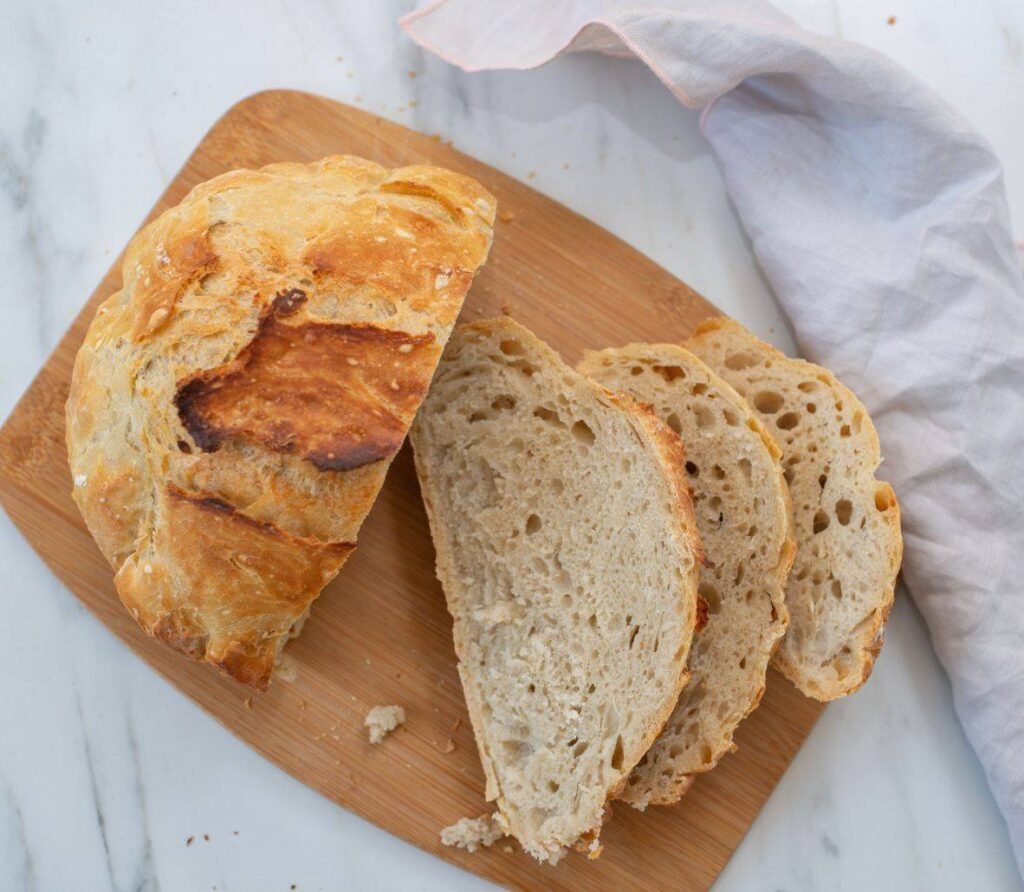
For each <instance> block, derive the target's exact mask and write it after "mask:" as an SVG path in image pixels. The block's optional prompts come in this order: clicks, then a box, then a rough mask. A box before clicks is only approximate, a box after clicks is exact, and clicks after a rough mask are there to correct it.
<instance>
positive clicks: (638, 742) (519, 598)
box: [411, 318, 700, 862]
mask: <svg viewBox="0 0 1024 892" xmlns="http://www.w3.org/2000/svg"><path fill="white" fill-rule="evenodd" d="M411 436H412V443H413V447H414V449H415V455H416V468H417V472H418V474H419V478H420V484H421V488H422V491H423V497H424V502H425V503H426V507H427V514H428V517H429V519H430V527H431V531H432V533H433V537H434V545H435V548H436V551H437V574H438V577H439V578H440V580H441V582H442V584H443V586H444V590H445V594H446V596H447V600H448V608H449V610H450V611H451V613H452V616H453V617H454V619H455V624H454V636H455V651H456V654H457V655H458V658H459V673H460V675H461V678H462V686H463V690H464V692H465V695H466V702H467V706H468V708H469V714H470V718H471V719H472V722H473V730H474V731H475V733H476V739H477V745H478V747H479V750H480V758H481V761H482V763H483V768H484V774H485V776H486V779H487V790H486V796H487V799H488V800H492V801H496V803H497V807H498V814H499V819H500V820H501V821H502V822H503V825H504V826H505V829H507V830H508V832H509V833H510V834H512V835H514V836H515V837H517V838H518V839H519V841H520V842H521V843H522V845H523V848H524V849H526V851H528V852H529V853H530V854H531V855H533V856H534V857H536V858H538V859H539V860H542V861H550V862H554V861H556V860H557V859H558V858H559V857H561V855H562V854H563V852H564V851H565V850H566V848H567V847H569V846H572V845H574V844H577V843H579V844H584V843H589V844H590V845H591V847H595V846H596V837H597V835H598V833H599V832H600V828H601V822H602V816H603V813H604V810H605V803H606V800H607V799H609V798H610V797H612V796H614V795H615V794H616V793H617V792H618V791H619V790H620V789H621V787H622V786H623V785H624V784H625V781H626V778H627V777H628V775H629V772H630V771H631V770H632V768H633V766H634V765H635V764H636V763H637V762H638V761H639V760H640V758H641V756H643V754H644V753H645V752H646V751H647V749H648V748H649V747H650V745H651V743H653V741H654V739H655V738H656V737H657V735H658V733H659V732H660V731H661V729H662V726H663V725H664V724H665V720H666V719H667V718H668V715H669V713H670V712H671V711H672V708H673V707H674V706H675V704H676V701H677V700H678V698H679V692H680V690H681V689H682V686H683V684H684V683H685V680H686V677H687V676H686V671H685V665H686V659H687V655H688V653H689V649H690V642H691V638H692V634H693V628H694V624H695V621H696V615H697V611H696V603H697V583H698V563H699V561H700V546H699V540H698V534H697V529H696V524H695V521H694V517H693V508H692V505H691V503H690V497H689V493H688V490H687V484H686V479H685V474H684V473H683V470H682V468H683V465H684V463H685V456H684V455H683V451H682V444H681V442H680V440H679V437H678V436H676V435H675V434H674V433H673V432H672V431H671V430H669V429H668V428H667V427H666V426H665V425H663V424H662V423H661V422H660V421H658V419H657V418H656V417H655V415H654V413H653V412H652V411H650V410H648V409H645V408H643V407H641V406H639V405H638V404H637V403H635V402H634V401H633V400H631V399H629V398H628V397H620V396H616V395H613V394H611V393H609V392H608V391H606V390H604V388H602V387H600V386H598V385H597V384H595V383H593V382H591V381H589V380H588V379H586V378H584V377H583V376H582V375H580V374H579V373H578V372H576V371H574V370H573V369H571V368H569V367H568V366H566V365H565V364H564V363H563V362H562V361H561V359H559V357H558V355H557V354H556V353H555V352H554V351H553V350H551V349H550V348H549V347H547V346H546V345H545V344H543V343H542V342H541V341H539V340H538V339H537V338H536V337H535V336H534V335H532V334H531V333H530V332H529V331H527V330H526V329H525V328H523V327H522V326H520V325H518V324H516V323H515V322H513V321H512V320H510V319H507V318H501V319H494V320H486V321H482V322H476V323H473V324H471V325H464V326H461V327H460V328H459V329H457V330H456V333H455V335H454V336H453V338H452V341H451V343H450V344H449V346H448V349H447V350H446V351H445V354H444V356H443V358H442V360H441V364H440V366H439V368H438V372H437V374H436V376H435V378H434V382H433V385H432V387H431V389H430V392H429V394H428V396H427V399H426V401H425V402H424V404H423V408H422V409H421V410H420V412H419V414H418V415H417V418H416V422H415V424H414V426H413V430H412V434H411Z"/></svg>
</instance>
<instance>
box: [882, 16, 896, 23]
mask: <svg viewBox="0 0 1024 892" xmlns="http://www.w3.org/2000/svg"><path fill="white" fill-rule="evenodd" d="M885 23H886V24H887V25H895V24H896V16H894V15H891V16H889V18H887V19H886V20H885Z"/></svg>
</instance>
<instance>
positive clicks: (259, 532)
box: [67, 156, 495, 687]
mask: <svg viewBox="0 0 1024 892" xmlns="http://www.w3.org/2000/svg"><path fill="white" fill-rule="evenodd" d="M494 213H495V204H494V199H493V198H492V197H491V196H490V195H489V194H488V193H487V192H486V191H485V190H484V189H483V188H482V187H481V186H480V185H479V184H478V183H476V182H474V181H473V180H470V179H468V178H467V177H464V176H461V175H459V174H456V173H452V172H450V171H444V170H439V169H437V168H431V167H422V166H418V167H411V168H401V169H398V170H393V171H392V170H387V169H385V168H383V167H381V166H379V165H377V164H374V163H372V162H369V161H364V160H362V159H359V158H353V157H348V156H337V157H332V158H325V159H323V160H322V161H319V162H316V163H314V164H291V163H288V164H274V165H270V166H268V167H265V168H263V169H261V170H237V171H232V172H230V173H227V174H224V175H223V176H220V177H217V178H216V179H214V180H211V181H209V182H207V183H203V184H201V185H199V186H197V187H196V188H195V189H193V190H192V192H190V193H189V195H188V196H186V198H185V199H184V200H183V201H182V203H181V204H180V205H178V206H177V207H175V208H172V209H171V210H169V211H167V212H166V213H164V214H163V215H161V216H160V217H159V218H157V219H156V220H155V221H154V222H152V223H151V224H150V225H148V226H147V227H146V228H145V229H143V230H142V231H141V232H140V233H139V234H138V235H137V236H136V237H135V238H134V239H133V240H132V242H131V244H130V245H129V247H128V250H127V251H126V254H125V261H124V267H123V272H124V287H123V288H122V290H121V291H119V292H117V293H115V294H113V295H112V296H111V297H110V298H109V299H108V300H107V301H106V302H105V303H104V304H103V306H102V307H101V308H100V310H99V311H98V313H97V316H96V318H95V320H94V321H93V323H92V325H91V326H90V329H89V332H88V334H87V336H86V339H85V342H84V344H83V345H82V348H81V350H80V352H79V355H78V358H77V360H76V364H75V371H74V375H73V381H72V387H71V392H70V396H69V399H68V405H67V443H68V452H69V459H70V464H71V470H72V476H73V478H74V481H75V489H74V497H75V500H76V502H77V503H78V505H79V507H80V509H81V511H82V514H83V517H84V518H85V521H86V524H87V526H88V527H89V529H90V531H91V532H92V533H93V535H94V537H95V539H96V541H97V544H98V545H99V546H100V549H101V551H102V552H103V554H104V555H105V556H106V557H107V559H108V560H109V561H110V562H111V564H112V566H113V567H114V569H115V570H116V571H117V575H116V582H117V587H118V592H119V594H120V596H121V599H122V600H123V601H124V603H125V605H126V606H127V607H128V609H129V610H131V612H132V613H133V615H134V616H136V618H137V619H138V620H139V623H140V625H141V626H142V627H143V628H144V629H145V630H146V631H147V632H148V633H149V634H152V635H155V636H157V637H160V638H161V639H162V640H164V641H166V642H167V643H168V644H170V645H171V646H173V647H175V648H176V649H178V650H180V651H182V652H184V653H187V654H189V655H191V656H193V657H194V658H196V659H203V660H206V661H207V662H210V663H213V664H215V665H218V666H219V667H221V668H222V669H224V671H226V672H227V673H228V674H229V675H231V676H232V677H234V678H237V679H239V680H240V681H242V682H244V683H247V684H251V685H254V686H256V687H263V686H265V685H266V683H267V681H268V679H269V677H270V670H271V668H272V667H273V663H274V659H275V656H276V653H277V651H278V649H279V647H280V645H281V643H282V642H283V640H284V636H287V633H288V631H289V629H290V628H291V626H292V624H293V623H294V622H295V620H296V619H298V618H299V617H301V616H302V615H304V613H305V612H306V610H308V608H309V606H310V604H311V602H312V600H313V599H314V598H315V597H316V596H317V595H318V593H319V591H320V590H321V588H322V587H323V585H325V584H326V582H327V581H328V580H329V579H330V578H331V577H332V576H333V575H334V573H335V572H336V571H337V570H338V568H339V567H340V566H341V564H342V563H343V562H344V560H345V557H346V556H347V555H348V553H349V552H350V551H351V550H352V547H353V545H352V543H353V542H354V541H355V538H356V534H357V532H358V530H359V526H360V524H361V523H362V520H363V518H364V517H365V516H366V513H367V512H368V511H369V508H370V506H371V505H372V503H373V500H374V498H375V497H376V494H377V492H378V491H379V489H380V486H381V483H382V482H383V479H384V474H385V473H386V471H387V468H388V465H389V463H390V460H391V458H392V457H393V455H394V453H395V451H396V450H397V449H398V447H399V446H400V445H401V442H402V440H403V439H404V437H405V434H406V432H407V429H408V426H409V423H410V422H411V419H412V417H413V414H414V413H415V411H416V408H417V407H418V405H419V402H420V400H421V399H422V396H423V394H424V393H425V391H426V387H427V385H428V384H429V381H430V377H431V374H432V373H433V369H434V366H435V365H436V361H437V357H438V356H439V355H440V352H441V350H442V349H443V347H444V344H445V342H446V341H447V338H448V335H449V334H450V331H451V326H452V324H453V323H454V320H455V317H456V316H457V315H458V312H459V310H460V308H461V306H462V301H463V299H464V297H465V294H466V291H467V289H468V288H469V285H470V283H471V281H472V279H473V276H474V274H475V273H476V271H477V270H478V269H479V267H480V266H481V265H482V264H483V262H484V259H485V258H486V255H487V251H488V249H489V246H490V238H491V228H492V225H493V222H494ZM353 363H355V364H353ZM146 567H149V569H148V571H147V570H146V569H145V568H146Z"/></svg>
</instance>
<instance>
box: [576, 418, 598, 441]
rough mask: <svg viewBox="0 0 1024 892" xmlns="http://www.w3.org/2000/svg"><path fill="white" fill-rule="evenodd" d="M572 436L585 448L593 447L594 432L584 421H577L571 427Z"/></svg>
mask: <svg viewBox="0 0 1024 892" xmlns="http://www.w3.org/2000/svg"><path fill="white" fill-rule="evenodd" d="M572 435H573V436H574V437H575V438H576V439H577V440H579V441H580V442H581V443H583V444H584V445H585V446H593V445H594V440H595V439H596V437H595V436H594V431H593V430H592V429H591V427H590V425H589V424H587V423H586V422H585V421H577V422H576V423H575V424H574V425H573V426H572Z"/></svg>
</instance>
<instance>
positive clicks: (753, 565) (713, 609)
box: [577, 344, 795, 809]
mask: <svg viewBox="0 0 1024 892" xmlns="http://www.w3.org/2000/svg"><path fill="white" fill-rule="evenodd" d="M577 369H578V370H579V371H581V372H583V374H585V375H588V376H589V377H590V378H592V379H594V380H595V381H597V382H598V383H599V384H603V385H604V386H605V387H607V388H609V389H610V390H613V391H616V392H619V393H627V394H629V395H630V396H632V397H635V398H636V399H638V400H639V401H641V402H643V403H647V404H650V405H651V406H652V407H653V408H654V411H655V412H656V413H657V415H658V417H659V418H661V419H662V420H663V421H665V422H666V423H667V424H668V425H669V427H671V428H672V429H673V430H674V431H675V432H676V433H678V434H679V435H680V436H682V438H683V443H684V444H685V445H686V457H687V462H686V472H687V474H688V475H689V480H690V486H691V488H692V491H693V504H694V510H695V513H696V516H697V527H698V529H699V530H700V537H701V544H702V546H703V548H704V553H705V554H706V555H707V558H708V565H707V566H705V567H704V568H703V569H702V570H701V574H700V589H699V592H700V595H701V597H703V599H704V600H705V601H706V602H707V605H708V614H709V616H708V623H707V625H706V626H705V627H704V628H703V629H702V630H701V631H700V632H698V633H697V634H696V635H695V636H694V640H693V646H692V648H691V649H690V660H689V665H688V667H687V668H688V669H689V671H690V673H691V677H690V682H689V684H687V686H686V687H685V688H684V689H683V692H682V694H681V695H680V697H679V702H678V703H677V704H676V708H675V710H674V711H673V713H672V716H671V717H670V718H669V720H668V722H667V724H666V725H665V729H664V730H663V731H662V732H661V735H660V736H659V737H658V739H657V740H656V741H655V742H654V745H653V746H652V747H651V748H650V750H648V752H647V754H646V755H645V756H644V758H643V759H642V760H641V761H640V763H639V764H638V765H637V767H636V768H634V769H633V772H632V774H631V775H630V777H629V781H628V783H627V784H626V787H625V789H624V790H623V791H622V794H621V797H620V798H622V799H624V800H626V801H627V802H628V803H629V804H630V805H633V806H635V807H636V808H640V809H643V808H646V807H647V806H648V805H650V804H652V803H653V804H656V805H667V804H669V803H672V802H676V801H677V800H678V799H679V797H680V796H682V795H683V793H685V792H686V790H687V788H688V787H689V786H690V783H691V782H692V780H693V776H694V775H695V774H698V773H700V772H703V771H709V770H710V769H711V768H713V767H714V766H715V765H716V764H717V763H718V760H719V759H720V758H721V757H722V756H723V755H725V754H726V753H727V752H729V751H730V749H731V748H732V745H733V744H732V737H733V732H734V731H735V730H736V727H737V725H739V723H740V722H741V721H742V720H743V719H744V718H746V716H747V715H749V714H750V712H752V711H753V710H754V709H755V708H756V707H757V705H758V703H760V701H761V696H762V694H763V693H764V684H765V673H766V672H767V670H768V662H769V660H770V659H771V655H772V654H773V653H774V651H775V649H776V647H777V645H778V643H779V640H780V639H781V638H782V635H783V634H784V632H785V630H786V624H787V622H788V615H787V613H786V607H785V603H784V601H785V597H784V587H785V584H786V575H787V574H788V573H789V568H790V566H791V564H792V563H793V554H794V552H795V546H794V544H793V530H792V524H793V521H792V509H791V507H790V503H789V490H788V488H787V487H786V483H785V481H784V480H783V477H782V466H781V464H780V462H779V456H780V453H779V447H778V446H776V444H775V441H774V440H772V438H771V436H770V435H769V434H768V432H767V431H766V430H765V428H764V426H763V425H762V424H761V422H760V421H758V420H757V418H756V417H755V416H754V415H753V413H752V412H751V411H750V408H749V406H748V405H747V403H746V401H745V400H744V399H743V398H742V397H741V396H740V395H739V394H738V393H737V392H736V391H735V390H733V388H732V387H730V386H729V385H728V384H726V383H725V381H723V380H722V379H721V378H719V377H718V376H717V375H716V374H715V373H714V372H712V371H711V369H709V368H708V367H707V366H706V365H705V364H704V363H703V362H701V360H699V359H698V358H697V357H696V356H694V355H693V354H692V353H690V352H689V351H688V350H684V349H683V348H682V347H679V346H676V345H674V344H630V345H628V346H626V347H622V348H618V349H608V350H602V351H600V352H593V353H591V352H588V353H585V354H584V356H583V360H582V361H581V362H580V363H579V365H578V366H577Z"/></svg>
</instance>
